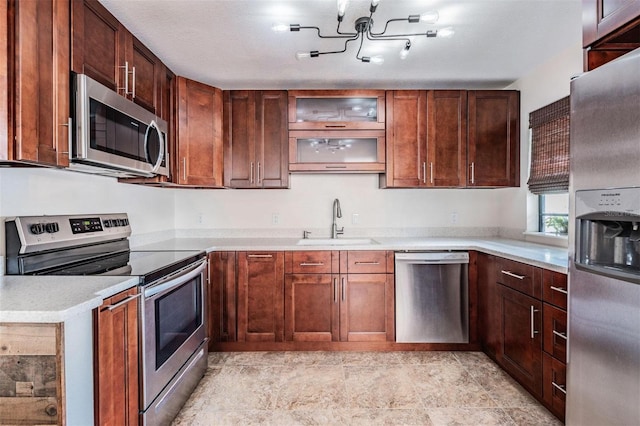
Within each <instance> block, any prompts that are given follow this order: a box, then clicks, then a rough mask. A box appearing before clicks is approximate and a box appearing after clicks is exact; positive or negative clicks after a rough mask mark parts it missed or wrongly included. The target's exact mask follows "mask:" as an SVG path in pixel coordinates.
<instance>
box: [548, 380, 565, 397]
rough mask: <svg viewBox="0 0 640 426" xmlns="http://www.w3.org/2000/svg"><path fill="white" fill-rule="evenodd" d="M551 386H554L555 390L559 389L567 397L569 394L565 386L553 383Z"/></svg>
mask: <svg viewBox="0 0 640 426" xmlns="http://www.w3.org/2000/svg"><path fill="white" fill-rule="evenodd" d="M551 386H553V387H554V388H556V389H558V390H559V391H560V392H562V393H563V394H565V395H566V394H567V390H566V389H565V385H559V384H557V383H556V382H554V381H552V382H551Z"/></svg>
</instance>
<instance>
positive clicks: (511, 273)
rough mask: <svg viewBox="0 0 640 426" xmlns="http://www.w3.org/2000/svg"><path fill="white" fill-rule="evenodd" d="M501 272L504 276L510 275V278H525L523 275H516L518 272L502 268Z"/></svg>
mask: <svg viewBox="0 0 640 426" xmlns="http://www.w3.org/2000/svg"><path fill="white" fill-rule="evenodd" d="M500 272H502V273H503V274H505V275H506V276H509V277H512V278H517V279H519V280H524V279H525V278H527V277H526V276H525V275H518V274H514V273H513V272H511V271H505V270H504V269H503V270H502V271H500Z"/></svg>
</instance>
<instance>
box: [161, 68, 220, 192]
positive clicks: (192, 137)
mask: <svg viewBox="0 0 640 426" xmlns="http://www.w3.org/2000/svg"><path fill="white" fill-rule="evenodd" d="M177 80H178V81H177V86H178V91H177V93H178V111H177V118H176V120H177V129H176V146H177V149H176V152H177V155H174V157H173V161H176V162H177V165H176V172H177V173H176V174H177V176H176V178H177V179H176V183H178V184H180V185H190V186H197V187H222V185H223V182H222V165H223V157H222V114H221V113H222V91H221V90H220V89H218V88H215V87H211V86H208V85H206V84H202V83H198V82H197V81H193V80H189V79H186V78H184V77H178V79H177Z"/></svg>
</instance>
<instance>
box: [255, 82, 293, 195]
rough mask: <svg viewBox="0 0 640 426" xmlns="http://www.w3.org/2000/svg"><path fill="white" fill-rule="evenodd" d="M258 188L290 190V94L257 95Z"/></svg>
mask: <svg viewBox="0 0 640 426" xmlns="http://www.w3.org/2000/svg"><path fill="white" fill-rule="evenodd" d="M255 102H256V106H255V110H256V128H255V137H256V140H257V141H258V142H259V143H258V144H257V145H256V150H257V152H256V154H255V157H256V158H257V159H258V164H257V166H256V177H257V181H256V186H258V187H260V188H287V187H288V186H289V137H288V127H287V92H286V91H284V90H270V91H260V92H258V93H257V95H256V100H255Z"/></svg>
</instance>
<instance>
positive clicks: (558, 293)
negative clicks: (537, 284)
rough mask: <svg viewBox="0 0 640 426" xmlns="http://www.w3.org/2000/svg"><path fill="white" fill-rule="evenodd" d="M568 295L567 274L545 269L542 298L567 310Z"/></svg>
mask: <svg viewBox="0 0 640 426" xmlns="http://www.w3.org/2000/svg"><path fill="white" fill-rule="evenodd" d="M567 296H568V287H567V274H562V273H560V272H554V271H549V270H547V269H545V270H544V271H543V272H542V300H544V301H545V302H548V303H551V304H552V305H555V306H557V307H559V308H561V309H565V310H566V309H567Z"/></svg>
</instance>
